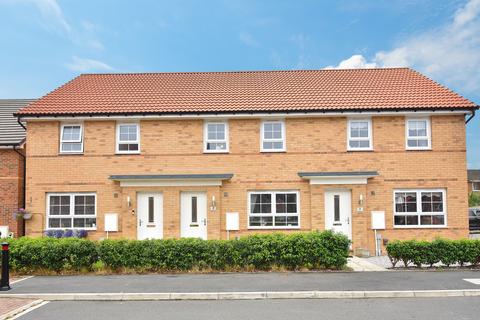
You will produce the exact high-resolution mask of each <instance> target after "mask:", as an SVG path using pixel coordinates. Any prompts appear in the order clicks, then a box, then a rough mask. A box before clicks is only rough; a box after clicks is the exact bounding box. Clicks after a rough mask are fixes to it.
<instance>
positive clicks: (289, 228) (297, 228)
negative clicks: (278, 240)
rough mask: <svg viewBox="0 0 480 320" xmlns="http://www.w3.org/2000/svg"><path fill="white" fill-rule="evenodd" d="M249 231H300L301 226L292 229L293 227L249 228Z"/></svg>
mask: <svg viewBox="0 0 480 320" xmlns="http://www.w3.org/2000/svg"><path fill="white" fill-rule="evenodd" d="M247 229H248V230H299V229H300V226H298V227H292V226H285V227H250V226H249V227H248V228H247Z"/></svg>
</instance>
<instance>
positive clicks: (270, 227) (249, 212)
mask: <svg viewBox="0 0 480 320" xmlns="http://www.w3.org/2000/svg"><path fill="white" fill-rule="evenodd" d="M266 193H268V194H270V195H271V199H272V202H271V207H272V212H271V213H270V214H268V215H267V214H262V213H251V210H252V206H251V195H252V194H266ZM288 193H294V194H296V198H297V212H296V213H279V214H277V212H276V211H277V206H276V201H277V200H276V195H277V194H288ZM300 208H301V207H300V192H299V190H252V191H248V192H247V229H251V230H275V229H278V230H288V229H301V209H300ZM273 211H275V212H273ZM251 216H254V217H272V218H273V222H274V221H275V217H277V216H282V217H297V218H298V225H297V226H275V225H273V226H251V225H250V217H251Z"/></svg>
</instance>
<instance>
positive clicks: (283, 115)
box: [16, 68, 478, 253]
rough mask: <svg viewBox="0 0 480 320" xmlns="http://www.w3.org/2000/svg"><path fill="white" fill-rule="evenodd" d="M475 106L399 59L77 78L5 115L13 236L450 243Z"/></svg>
mask: <svg viewBox="0 0 480 320" xmlns="http://www.w3.org/2000/svg"><path fill="white" fill-rule="evenodd" d="M476 109H478V106H476V105H475V104H474V103H473V102H471V101H469V100H467V99H465V98H463V97H461V96H459V95H458V94H456V93H454V92H452V91H451V90H449V89H448V88H445V87H443V86H441V85H439V84H437V83H436V82H434V81H432V80H430V79H429V78H427V77H425V76H423V75H422V74H420V73H418V72H416V71H414V70H411V69H408V68H386V69H357V70H311V71H307V70H305V71H253V72H192V73H138V74H133V73H132V74H84V75H80V76H79V77H77V78H75V79H73V80H72V81H70V82H68V83H66V84H65V85H63V86H61V87H60V88H58V89H56V90H54V91H53V92H51V93H49V94H47V95H46V96H44V97H43V98H41V99H39V100H37V101H35V102H33V103H31V104H30V105H29V106H27V107H25V108H23V109H22V110H21V111H19V112H18V113H17V114H16V115H17V116H18V118H19V119H20V120H21V121H24V122H26V123H27V154H28V158H27V189H26V190H27V209H28V210H30V211H31V212H32V213H33V218H32V219H31V220H30V221H28V222H27V224H26V233H27V235H29V236H41V235H42V233H43V232H44V231H45V230H47V229H86V230H88V232H89V235H88V236H89V237H90V238H93V239H101V238H106V237H107V236H108V237H110V238H131V239H145V238H178V237H200V238H204V239H226V238H227V237H230V238H233V237H236V236H240V235H246V234H252V233H264V232H272V231H280V232H290V231H311V230H324V229H333V230H335V231H338V232H342V233H344V234H346V235H347V236H348V237H349V238H350V239H351V240H352V248H353V249H354V250H366V251H370V252H371V253H373V251H374V248H375V238H374V231H373V230H372V229H371V222H372V214H375V217H376V218H375V221H376V222H375V223H376V224H377V227H376V228H379V229H384V230H379V231H378V232H379V234H380V235H381V237H382V239H384V240H386V239H388V240H392V239H410V238H417V239H434V238H435V237H438V236H441V237H446V238H466V237H468V217H467V215H466V214H465V213H466V212H467V208H468V203H467V196H466V195H467V186H466V184H465V181H467V172H466V170H465V168H466V142H465V140H466V135H465V127H466V122H468V121H469V119H471V118H472V117H473V114H474V111H475V110H476ZM382 220H383V221H382ZM382 222H384V223H385V228H382V226H381V225H382ZM227 225H228V228H227ZM227 229H228V230H227ZM107 231H109V232H107Z"/></svg>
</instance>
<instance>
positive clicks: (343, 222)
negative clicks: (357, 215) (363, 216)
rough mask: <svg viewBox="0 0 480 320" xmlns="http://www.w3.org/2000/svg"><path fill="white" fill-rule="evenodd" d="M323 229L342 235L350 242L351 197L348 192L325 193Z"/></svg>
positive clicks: (334, 191)
mask: <svg viewBox="0 0 480 320" xmlns="http://www.w3.org/2000/svg"><path fill="white" fill-rule="evenodd" d="M325 229H327V230H333V231H335V232H340V233H343V234H344V235H346V236H347V237H348V239H350V240H352V195H351V192H350V190H328V191H326V192H325Z"/></svg>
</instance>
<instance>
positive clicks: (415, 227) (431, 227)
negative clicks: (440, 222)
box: [393, 226, 448, 229]
mask: <svg viewBox="0 0 480 320" xmlns="http://www.w3.org/2000/svg"><path fill="white" fill-rule="evenodd" d="M393 229H448V226H393Z"/></svg>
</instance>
